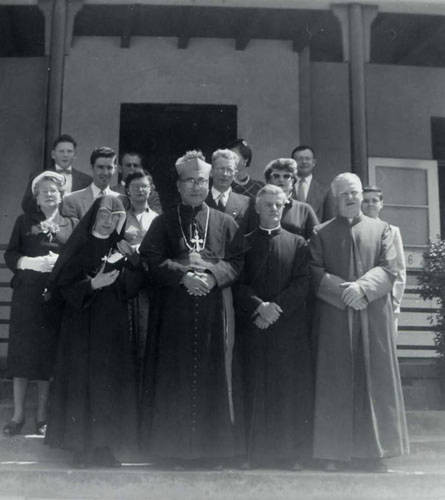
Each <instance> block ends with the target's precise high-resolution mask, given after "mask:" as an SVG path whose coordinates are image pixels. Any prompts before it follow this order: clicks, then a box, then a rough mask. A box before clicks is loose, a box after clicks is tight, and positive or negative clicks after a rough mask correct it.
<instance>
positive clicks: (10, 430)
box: [3, 420, 25, 436]
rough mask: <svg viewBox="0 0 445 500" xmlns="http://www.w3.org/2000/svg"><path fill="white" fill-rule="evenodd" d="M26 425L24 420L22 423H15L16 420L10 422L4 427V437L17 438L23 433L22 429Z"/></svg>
mask: <svg viewBox="0 0 445 500" xmlns="http://www.w3.org/2000/svg"><path fill="white" fill-rule="evenodd" d="M24 425H25V421H24V420H22V421H21V422H14V420H10V421H9V422H8V423H7V424H6V425H5V426H4V427H3V435H4V436H16V435H17V434H20V432H21V431H22V427H23V426H24Z"/></svg>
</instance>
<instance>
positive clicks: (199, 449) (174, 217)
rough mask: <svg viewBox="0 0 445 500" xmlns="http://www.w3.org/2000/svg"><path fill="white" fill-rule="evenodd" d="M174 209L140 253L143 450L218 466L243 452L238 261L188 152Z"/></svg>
mask: <svg viewBox="0 0 445 500" xmlns="http://www.w3.org/2000/svg"><path fill="white" fill-rule="evenodd" d="M176 169H177V172H178V181H177V188H178V191H179V194H180V196H181V200H182V201H181V203H180V204H179V205H177V206H175V207H174V208H172V209H170V210H168V211H166V212H165V213H163V214H162V215H160V216H159V217H157V218H156V219H155V220H154V221H153V223H152V225H151V226H150V229H149V231H148V233H147V234H146V236H145V238H144V240H143V241H142V244H141V246H140V255H141V259H142V261H143V262H144V263H145V267H146V268H147V269H148V271H149V276H150V281H151V283H152V285H153V286H154V287H156V293H155V296H156V298H157V305H156V306H155V312H154V314H153V316H152V323H151V326H150V329H151V332H152V333H151V337H150V342H149V346H148V349H147V358H146V377H145V384H144V395H143V397H144V401H143V406H144V418H143V422H142V443H143V446H144V447H145V449H146V450H148V451H149V452H150V454H151V456H153V457H155V458H156V457H158V458H161V459H173V460H174V461H175V463H176V464H178V462H179V465H181V466H182V465H187V466H188V465H199V466H202V465H209V464H210V465H216V464H218V465H220V464H221V463H222V461H223V460H226V459H231V458H233V457H235V456H237V455H240V454H242V453H243V452H244V450H243V449H242V440H241V439H239V436H238V435H237V429H238V428H239V427H238V420H237V419H238V414H237V411H236V409H237V404H236V401H235V397H234V396H236V395H237V394H238V391H237V390H236V384H235V383H234V376H233V374H234V373H235V367H233V368H234V370H232V364H233V363H232V361H233V360H232V351H233V343H234V318H233V301H232V295H231V289H230V285H231V284H232V283H233V282H234V281H235V280H236V279H237V277H238V276H239V273H240V272H241V268H242V263H243V254H242V251H243V242H242V235H241V233H240V232H239V231H238V225H237V224H236V222H235V221H234V220H233V218H232V217H231V216H230V215H227V214H225V213H222V212H220V211H218V210H215V209H212V208H210V207H208V206H207V205H206V204H205V202H204V200H205V199H206V196H207V194H208V190H209V185H208V183H209V174H210V169H211V166H210V165H209V164H208V163H206V162H205V161H204V159H203V156H202V153H200V152H198V151H191V152H188V153H186V155H185V156H183V157H182V158H180V159H179V160H178V161H177V162H176Z"/></svg>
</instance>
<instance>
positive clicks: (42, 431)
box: [36, 420, 47, 437]
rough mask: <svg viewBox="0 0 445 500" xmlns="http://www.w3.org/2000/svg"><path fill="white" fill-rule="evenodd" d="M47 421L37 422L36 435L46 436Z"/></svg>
mask: <svg viewBox="0 0 445 500" xmlns="http://www.w3.org/2000/svg"><path fill="white" fill-rule="evenodd" d="M46 426H47V424H46V420H42V421H40V422H36V434H38V435H39V436H43V437H45V435H46Z"/></svg>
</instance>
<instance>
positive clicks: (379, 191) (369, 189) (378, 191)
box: [363, 186, 383, 200]
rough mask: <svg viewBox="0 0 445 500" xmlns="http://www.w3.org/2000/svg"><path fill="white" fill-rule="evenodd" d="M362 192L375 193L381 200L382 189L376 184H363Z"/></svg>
mask: <svg viewBox="0 0 445 500" xmlns="http://www.w3.org/2000/svg"><path fill="white" fill-rule="evenodd" d="M363 193H376V194H378V195H379V198H380V200H383V191H382V189H381V188H379V187H378V186H365V187H364V188H363Z"/></svg>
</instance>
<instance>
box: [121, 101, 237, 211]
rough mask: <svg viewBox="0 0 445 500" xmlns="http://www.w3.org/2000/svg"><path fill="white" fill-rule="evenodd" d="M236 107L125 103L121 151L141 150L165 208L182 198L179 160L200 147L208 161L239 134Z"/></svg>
mask: <svg viewBox="0 0 445 500" xmlns="http://www.w3.org/2000/svg"><path fill="white" fill-rule="evenodd" d="M236 111H237V110H236V106H228V105H207V104H205V105H203V104H121V115H120V134H119V151H121V152H122V151H126V150H127V151H128V150H132V151H139V152H141V153H142V154H143V155H144V158H145V162H146V167H147V169H148V170H149V171H150V173H151V174H152V176H153V179H154V182H155V184H156V188H157V190H158V192H159V195H160V197H161V203H162V206H163V208H164V209H165V208H167V207H169V206H171V205H172V204H174V203H176V201H177V200H178V194H177V190H176V184H175V183H176V171H175V167H174V164H175V161H176V160H177V159H178V158H179V157H180V156H182V155H183V154H184V153H185V152H186V151H188V150H191V149H200V150H201V151H202V152H203V153H204V155H205V157H206V159H207V161H208V162H210V157H211V154H212V152H213V151H214V150H215V149H218V148H223V147H225V146H226V144H228V143H229V142H230V141H233V140H234V139H236V136H237V115H236Z"/></svg>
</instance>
